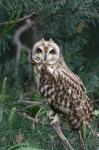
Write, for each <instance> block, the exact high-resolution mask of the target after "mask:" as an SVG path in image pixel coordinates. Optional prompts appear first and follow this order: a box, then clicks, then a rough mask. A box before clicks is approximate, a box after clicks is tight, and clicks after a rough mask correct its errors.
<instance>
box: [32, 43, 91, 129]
mask: <svg viewBox="0 0 99 150" xmlns="http://www.w3.org/2000/svg"><path fill="white" fill-rule="evenodd" d="M38 48H39V49H38ZM37 49H38V52H37ZM45 55H46V59H45ZM54 55H56V56H54ZM32 63H33V70H34V74H35V79H36V83H37V86H38V89H39V91H40V93H41V95H42V96H43V97H44V98H45V99H46V100H47V102H48V104H49V105H50V107H51V108H52V110H54V112H55V113H58V114H59V116H60V117H61V118H62V119H63V120H64V121H65V122H66V123H68V124H69V125H70V127H71V128H73V129H79V128H80V127H81V126H82V123H83V122H85V123H86V124H87V125H88V126H90V124H91V122H92V117H93V115H92V104H91V102H90V99H89V97H88V96H87V94H86V88H85V86H84V85H83V82H82V81H81V80H80V78H79V77H78V76H77V75H75V74H74V73H73V72H72V71H71V70H70V69H69V68H68V67H67V65H66V64H65V62H64V59H63V57H62V55H61V53H60V49H59V47H58V45H57V44H56V43H54V42H53V41H52V40H50V41H44V40H41V41H39V42H37V43H36V44H35V45H34V47H33V51H32Z"/></svg>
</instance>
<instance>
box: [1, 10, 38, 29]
mask: <svg viewBox="0 0 99 150" xmlns="http://www.w3.org/2000/svg"><path fill="white" fill-rule="evenodd" d="M36 15H37V14H36V13H35V12H32V13H31V14H29V15H26V16H24V17H22V18H20V19H18V20H17V21H16V23H19V22H22V21H24V20H27V19H29V18H31V17H32V16H36ZM14 22H15V20H11V21H6V22H2V23H0V27H1V26H5V25H7V24H13V23H14Z"/></svg>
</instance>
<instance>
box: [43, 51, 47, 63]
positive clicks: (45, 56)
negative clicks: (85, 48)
mask: <svg viewBox="0 0 99 150" xmlns="http://www.w3.org/2000/svg"><path fill="white" fill-rule="evenodd" d="M46 58H47V53H45V55H44V60H45V61H46Z"/></svg>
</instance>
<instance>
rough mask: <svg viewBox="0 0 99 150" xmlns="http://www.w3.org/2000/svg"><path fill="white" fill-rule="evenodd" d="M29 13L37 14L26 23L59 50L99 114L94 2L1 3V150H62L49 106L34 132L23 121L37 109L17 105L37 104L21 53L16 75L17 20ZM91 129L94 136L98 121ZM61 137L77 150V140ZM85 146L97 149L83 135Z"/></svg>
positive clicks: (98, 0)
mask: <svg viewBox="0 0 99 150" xmlns="http://www.w3.org/2000/svg"><path fill="white" fill-rule="evenodd" d="M31 13H34V14H36V15H34V16H35V17H34V16H33V17H32V18H31V19H33V20H35V21H36V23H37V25H39V26H40V28H41V33H40V34H41V35H42V37H45V39H49V38H52V39H53V40H54V41H56V42H57V43H58V44H59V46H60V48H61V51H62V54H63V55H64V58H65V61H66V63H67V64H68V66H69V67H70V68H71V69H72V70H73V71H74V72H75V73H77V74H78V75H79V76H80V77H81V79H82V80H83V82H84V84H85V85H86V87H87V92H88V95H89V96H90V97H91V99H92V100H93V103H94V109H96V110H98V109H99V0H39V1H37V0H16V1H15V0H1V1H0V88H1V90H0V150H15V149H16V150H23V149H24V150H31V149H33V150H37V149H42V150H43V149H44V150H58V149H60V148H61V147H62V149H64V148H63V146H62V144H60V140H59V139H58V137H57V135H56V134H55V133H54V131H53V129H52V128H51V127H50V125H49V123H48V121H47V111H48V110H49V108H48V106H46V107H45V108H43V110H42V112H41V121H40V122H39V123H38V124H37V125H36V127H35V128H33V126H32V121H31V120H29V119H28V118H26V117H24V116H23V115H22V113H23V112H26V113H28V114H29V115H30V116H31V115H32V116H33V117H34V116H35V115H36V113H37V112H38V111H39V109H40V108H39V107H35V108H34V107H33V108H32V109H25V107H26V105H24V104H23V103H22V100H24V99H27V100H28V99H30V100H32V101H33V100H36V101H38V100H39V99H41V97H40V96H39V94H38V93H37V92H36V86H35V83H34V79H33V76H32V73H30V70H29V67H28V66H29V63H28V61H27V53H26V52H25V51H23V52H22V55H21V59H20V62H19V65H18V69H16V48H15V44H14V43H13V35H14V32H15V30H16V28H17V25H18V21H19V20H20V18H22V17H24V16H26V15H29V14H31ZM64 128H65V127H63V129H64ZM93 128H94V129H95V130H96V131H98V130H99V129H98V128H99V117H98V116H96V118H95V120H94V123H93ZM65 135H66V137H67V138H68V139H69V140H70V141H71V143H72V145H73V147H74V148H75V150H78V149H79V142H78V140H76V138H77V135H76V134H75V133H74V132H72V131H66V130H65ZM86 144H87V150H97V148H99V140H98V139H97V138H96V137H93V136H92V135H88V137H87V140H86Z"/></svg>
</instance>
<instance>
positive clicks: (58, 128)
mask: <svg viewBox="0 0 99 150" xmlns="http://www.w3.org/2000/svg"><path fill="white" fill-rule="evenodd" d="M51 126H52V127H53V129H54V130H55V132H56V133H57V135H58V136H59V138H60V139H61V141H62V143H63V145H64V148H65V149H66V150H74V149H73V148H72V146H71V145H70V143H69V141H68V140H67V139H66V137H65V136H64V134H63V133H62V130H61V126H60V125H59V124H58V123H54V124H51Z"/></svg>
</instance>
